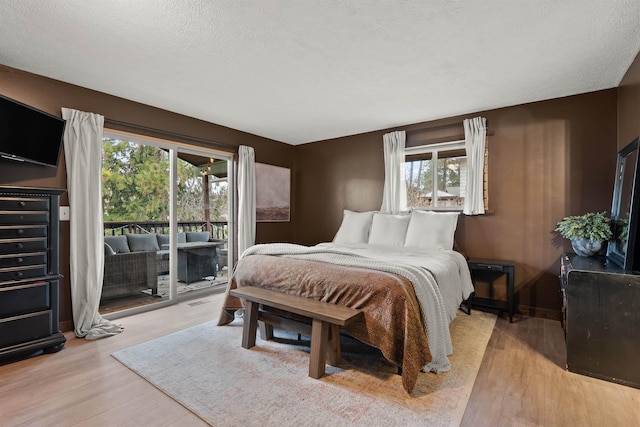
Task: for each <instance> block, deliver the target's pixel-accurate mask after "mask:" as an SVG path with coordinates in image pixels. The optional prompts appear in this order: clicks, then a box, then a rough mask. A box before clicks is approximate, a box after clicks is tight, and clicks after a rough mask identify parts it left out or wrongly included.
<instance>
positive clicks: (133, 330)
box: [0, 294, 640, 427]
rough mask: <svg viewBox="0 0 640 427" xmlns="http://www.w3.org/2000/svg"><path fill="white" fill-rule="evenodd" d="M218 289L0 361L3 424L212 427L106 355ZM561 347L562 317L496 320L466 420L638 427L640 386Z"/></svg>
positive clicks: (207, 308)
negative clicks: (597, 375)
mask: <svg viewBox="0 0 640 427" xmlns="http://www.w3.org/2000/svg"><path fill="white" fill-rule="evenodd" d="M222 297H223V295H222V294H218V295H213V296H209V297H204V298H200V299H197V300H193V301H186V302H182V303H180V304H177V305H175V306H171V307H168V308H164V309H161V310H156V311H153V312H149V313H144V314H140V315H137V316H131V317H128V318H123V319H119V320H117V321H116V323H119V324H122V325H123V326H124V327H125V332H124V333H122V334H120V335H117V336H114V337H110V338H106V339H102V340H98V341H93V342H91V341H86V340H83V339H76V338H74V337H73V334H72V333H69V334H66V336H67V339H68V342H67V345H66V347H65V349H64V350H62V351H61V352H59V353H57V354H51V355H42V356H38V357H34V358H31V359H27V360H21V361H18V362H14V363H10V364H6V365H4V366H0V426H3V427H8V426H201V425H206V424H205V423H204V422H202V421H201V420H200V419H199V418H197V417H196V416H195V415H193V414H192V413H191V412H189V411H188V410H186V409H185V408H184V407H183V406H181V405H180V404H179V403H177V402H175V401H174V400H173V399H171V398H169V397H168V396H166V395H165V394H164V393H162V392H161V391H159V390H158V389H156V388H155V387H153V386H152V385H150V384H149V383H147V382H146V381H145V380H143V379H142V378H141V377H139V376H138V375H136V374H134V373H133V372H131V371H130V370H129V369H128V368H125V367H124V366H123V365H121V364H120V363H119V362H118V361H116V360H115V359H114V358H113V357H111V356H110V354H111V353H112V352H114V351H117V350H120V349H123V348H126V347H129V346H132V345H135V344H137V343H140V342H144V341H148V340H151V339H154V338H157V337H159V336H162V335H166V334H168V333H171V332H175V331H178V330H180V329H184V328H187V327H189V326H193V325H196V324H199V323H202V322H205V321H207V320H211V319H217V315H218V313H219V309H220V306H221V303H222ZM461 315H462V314H461ZM564 355H565V349H564V342H563V334H562V329H561V328H560V325H559V322H557V321H552V320H546V319H539V318H517V319H516V322H515V323H513V324H509V322H508V320H505V319H504V318H502V319H498V322H497V324H496V328H495V330H494V332H493V335H492V337H491V340H490V342H489V346H488V349H487V352H486V353H485V355H484V359H483V362H482V366H481V368H480V372H479V374H478V378H477V380H476V383H475V386H474V388H473V392H472V395H471V399H470V401H469V404H468V406H467V410H466V412H465V416H464V420H463V423H462V424H463V425H464V426H515V425H523V426H569V425H571V426H640V390H638V389H634V388H630V387H625V386H621V385H617V384H613V383H609V382H606V381H600V380H596V379H592V378H589V377H585V376H581V375H576V374H572V373H570V372H567V371H565V370H564V369H562V366H563V365H564V357H565V356H564ZM639 360H640V359H639ZM222 425H224V424H222Z"/></svg>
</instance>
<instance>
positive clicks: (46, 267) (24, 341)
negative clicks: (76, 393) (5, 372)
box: [0, 187, 66, 360]
mask: <svg viewBox="0 0 640 427" xmlns="http://www.w3.org/2000/svg"><path fill="white" fill-rule="evenodd" d="M63 191H64V190H57V189H44V188H16V187H0V359H2V360H6V359H9V358H12V357H14V356H18V355H24V354H30V353H34V352H37V351H40V350H42V351H44V352H47V353H52V352H55V351H59V350H61V349H62V348H63V347H64V343H65V341H66V338H65V337H64V335H63V334H62V333H61V332H60V331H59V329H58V322H59V314H58V310H59V308H58V306H59V296H58V287H59V280H60V278H61V276H60V270H59V259H58V257H59V255H58V245H59V235H60V227H59V210H60V194H62V193H63Z"/></svg>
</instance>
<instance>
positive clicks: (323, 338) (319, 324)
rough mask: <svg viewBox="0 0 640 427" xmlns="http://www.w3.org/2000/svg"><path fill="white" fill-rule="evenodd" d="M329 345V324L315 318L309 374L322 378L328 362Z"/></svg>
mask: <svg viewBox="0 0 640 427" xmlns="http://www.w3.org/2000/svg"><path fill="white" fill-rule="evenodd" d="M328 346H329V324H328V323H326V322H323V321H322V320H318V319H313V323H312V325H311V356H310V359H309V376H310V377H311V378H315V379H318V378H321V377H322V376H323V375H324V368H325V365H326V363H327V348H328Z"/></svg>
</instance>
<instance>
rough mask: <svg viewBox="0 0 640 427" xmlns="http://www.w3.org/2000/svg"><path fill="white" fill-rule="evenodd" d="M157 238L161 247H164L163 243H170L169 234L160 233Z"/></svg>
mask: <svg viewBox="0 0 640 427" xmlns="http://www.w3.org/2000/svg"><path fill="white" fill-rule="evenodd" d="M157 239H158V246H160V247H161V248H162V245H168V244H169V235H168V234H158V236H157Z"/></svg>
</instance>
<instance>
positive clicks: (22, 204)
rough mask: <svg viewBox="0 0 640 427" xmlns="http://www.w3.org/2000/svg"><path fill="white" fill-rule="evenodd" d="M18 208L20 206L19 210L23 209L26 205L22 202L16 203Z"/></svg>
mask: <svg viewBox="0 0 640 427" xmlns="http://www.w3.org/2000/svg"><path fill="white" fill-rule="evenodd" d="M18 206H20V207H21V208H24V207H25V206H27V204H26V203H25V202H23V201H20V202H18Z"/></svg>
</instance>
